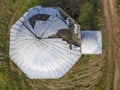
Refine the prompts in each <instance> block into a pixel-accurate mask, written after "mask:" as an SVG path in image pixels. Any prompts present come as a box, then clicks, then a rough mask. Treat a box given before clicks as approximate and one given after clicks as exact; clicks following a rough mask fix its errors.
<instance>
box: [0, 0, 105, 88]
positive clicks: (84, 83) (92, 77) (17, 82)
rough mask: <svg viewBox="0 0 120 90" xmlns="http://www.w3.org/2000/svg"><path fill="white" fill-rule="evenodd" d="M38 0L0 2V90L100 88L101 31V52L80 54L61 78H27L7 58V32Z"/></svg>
mask: <svg viewBox="0 0 120 90" xmlns="http://www.w3.org/2000/svg"><path fill="white" fill-rule="evenodd" d="M39 4H40V1H39V0H1V2H0V90H104V88H105V81H106V67H107V66H106V60H107V58H106V54H107V51H106V46H107V42H106V41H107V31H106V30H104V28H101V30H102V33H103V54H102V55H83V56H82V58H81V59H80V60H79V61H78V62H77V63H76V64H75V65H74V66H73V68H72V69H71V70H70V71H69V72H68V73H67V74H66V75H64V77H62V78H60V79H56V80H30V79H28V78H27V77H26V75H24V74H23V73H22V71H21V70H20V69H19V68H18V67H17V66H16V65H15V64H14V63H13V62H12V61H11V60H10V59H9V31H10V27H11V26H12V25H13V24H14V23H15V21H16V20H17V19H18V18H19V17H20V16H21V15H22V14H23V13H24V12H25V11H26V10H27V9H28V8H29V7H32V6H36V5H39Z"/></svg>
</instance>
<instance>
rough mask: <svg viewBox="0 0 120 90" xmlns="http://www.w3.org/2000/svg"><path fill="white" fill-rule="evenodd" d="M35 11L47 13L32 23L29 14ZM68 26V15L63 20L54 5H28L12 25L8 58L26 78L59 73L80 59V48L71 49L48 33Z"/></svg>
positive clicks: (53, 76) (47, 76) (33, 14)
mask: <svg viewBox="0 0 120 90" xmlns="http://www.w3.org/2000/svg"><path fill="white" fill-rule="evenodd" d="M37 14H39V15H43V16H44V15H48V16H49V17H48V18H47V20H40V19H38V20H34V23H35V25H34V27H33V26H32V24H31V22H30V18H32V17H34V16H35V15H37ZM40 17H41V16H40ZM40 17H39V18H40ZM68 26H69V20H68V18H67V19H66V20H65V19H64V18H63V16H62V15H61V14H60V13H59V8H57V7H41V6H37V7H34V8H31V9H29V10H28V11H27V12H26V13H25V14H24V15H23V16H22V17H21V18H20V19H19V20H18V21H17V22H16V23H15V24H14V25H13V26H12V28H11V31H10V58H11V59H12V61H13V62H14V63H15V64H16V65H17V66H18V67H19V68H20V69H21V70H22V71H23V72H24V73H25V74H26V75H27V76H28V77H29V78H32V79H46V78H60V77H62V76H63V75H64V74H65V73H66V72H67V71H68V70H69V69H70V68H71V67H72V66H73V65H74V64H75V63H76V62H77V61H78V60H79V58H80V56H81V53H80V48H79V47H76V46H74V45H73V46H72V49H70V48H69V44H68V43H67V41H63V40H62V38H48V37H49V36H52V35H55V34H56V33H57V32H58V31H59V30H61V29H65V30H69V27H68ZM75 29H76V27H75Z"/></svg>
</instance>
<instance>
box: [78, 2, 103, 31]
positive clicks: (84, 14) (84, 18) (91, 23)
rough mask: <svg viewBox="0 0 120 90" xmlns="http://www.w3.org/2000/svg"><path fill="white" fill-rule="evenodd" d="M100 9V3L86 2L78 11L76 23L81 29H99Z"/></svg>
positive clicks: (100, 21)
mask: <svg viewBox="0 0 120 90" xmlns="http://www.w3.org/2000/svg"><path fill="white" fill-rule="evenodd" d="M100 8H101V7H100V1H98V0H87V2H86V3H85V4H84V5H83V6H82V7H81V10H80V15H79V21H78V22H79V23H80V25H81V29H88V30H89V29H92V30H95V29H97V30H98V29H99V28H100V27H101V23H102V20H101V19H102V17H101V16H102V15H101V9H100Z"/></svg>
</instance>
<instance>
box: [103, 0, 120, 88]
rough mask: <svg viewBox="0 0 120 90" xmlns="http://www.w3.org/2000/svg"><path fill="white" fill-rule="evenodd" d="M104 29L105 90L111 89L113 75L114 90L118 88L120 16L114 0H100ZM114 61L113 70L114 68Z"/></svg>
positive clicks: (119, 78)
mask: <svg viewBox="0 0 120 90" xmlns="http://www.w3.org/2000/svg"><path fill="white" fill-rule="evenodd" d="M102 4H103V12H104V19H105V22H106V29H107V30H108V68H107V70H108V73H107V82H106V90H111V89H110V88H111V85H112V82H113V73H114V72H115V75H114V85H113V87H114V90H120V18H119V16H118V15H117V11H116V7H115V0H102ZM114 63H115V70H113V69H114Z"/></svg>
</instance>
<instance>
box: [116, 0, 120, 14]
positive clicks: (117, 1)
mask: <svg viewBox="0 0 120 90" xmlns="http://www.w3.org/2000/svg"><path fill="white" fill-rule="evenodd" d="M116 7H117V12H118V15H119V16H120V0H116Z"/></svg>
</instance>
